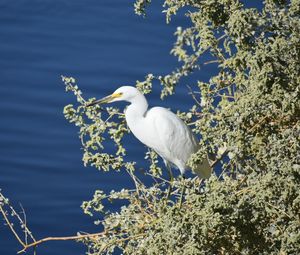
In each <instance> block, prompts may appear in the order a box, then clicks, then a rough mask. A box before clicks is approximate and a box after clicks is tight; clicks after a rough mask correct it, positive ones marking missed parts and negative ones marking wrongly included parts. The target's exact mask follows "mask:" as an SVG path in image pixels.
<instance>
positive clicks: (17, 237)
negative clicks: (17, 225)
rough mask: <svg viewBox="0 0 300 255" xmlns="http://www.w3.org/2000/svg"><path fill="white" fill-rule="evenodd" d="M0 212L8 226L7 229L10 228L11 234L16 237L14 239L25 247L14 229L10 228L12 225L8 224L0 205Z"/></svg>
mask: <svg viewBox="0 0 300 255" xmlns="http://www.w3.org/2000/svg"><path fill="white" fill-rule="evenodd" d="M0 211H1V213H2V215H3V217H4V219H5V221H6V223H7V225H8V227H9V228H10V230H11V232H12V233H13V234H14V236H15V237H16V239H17V240H18V242H19V243H20V244H21V245H22V246H23V247H25V246H26V244H25V243H24V242H23V241H22V240H21V238H20V237H19V235H18V234H17V232H16V231H15V229H14V227H13V226H12V224H11V223H10V221H9V219H8V218H7V216H6V213H5V211H4V210H3V207H2V206H1V205H0Z"/></svg>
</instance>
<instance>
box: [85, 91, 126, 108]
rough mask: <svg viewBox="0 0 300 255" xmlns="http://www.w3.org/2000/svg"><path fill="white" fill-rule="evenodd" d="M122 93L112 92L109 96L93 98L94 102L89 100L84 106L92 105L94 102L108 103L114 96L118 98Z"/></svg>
mask: <svg viewBox="0 0 300 255" xmlns="http://www.w3.org/2000/svg"><path fill="white" fill-rule="evenodd" d="M122 94H123V93H113V94H111V95H109V96H106V97H103V98H101V99H98V100H95V101H94V102H91V103H89V104H87V105H86V106H87V107H89V106H92V105H95V104H106V103H110V102H111V101H113V100H114V99H115V98H119V97H120V96H122Z"/></svg>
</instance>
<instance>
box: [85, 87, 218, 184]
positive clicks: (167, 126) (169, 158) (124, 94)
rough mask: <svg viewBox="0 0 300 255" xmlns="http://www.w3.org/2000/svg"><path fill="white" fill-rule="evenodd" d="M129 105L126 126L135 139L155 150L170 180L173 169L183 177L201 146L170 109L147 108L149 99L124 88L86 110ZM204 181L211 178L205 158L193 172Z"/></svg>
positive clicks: (208, 164) (210, 170) (136, 90)
mask: <svg viewBox="0 0 300 255" xmlns="http://www.w3.org/2000/svg"><path fill="white" fill-rule="evenodd" d="M117 101H126V102H128V103H130V104H129V105H128V106H127V108H126V109H125V119H126V123H127V125H128V127H129V129H130V130H131V132H132V133H133V135H134V136H135V137H136V138H137V139H138V140H139V141H140V142H142V143H143V144H144V145H146V146H147V147H149V148H151V149H153V150H154V151H155V152H156V153H157V154H158V155H159V156H160V157H161V158H162V159H163V161H164V163H165V165H166V167H167V169H168V171H169V174H170V179H173V175H172V171H171V167H176V168H177V169H179V171H180V173H181V175H182V176H184V174H185V172H186V170H187V169H190V167H189V166H188V160H189V158H190V157H191V155H192V154H193V153H195V152H197V151H198V149H199V143H198V141H197V139H196V137H195V136H194V134H193V133H192V131H191V129H190V128H189V127H188V126H187V125H186V124H185V122H184V121H183V120H182V119H180V118H179V117H178V116H177V115H176V114H175V113H173V112H172V111H170V110H169V109H167V108H164V107H160V106H156V107H152V108H150V109H149V108H148V102H147V99H146V97H145V96H144V95H143V94H142V93H141V92H140V91H139V90H138V89H137V88H136V87H133V86H122V87H120V88H118V89H117V90H116V91H115V92H113V93H112V94H111V95H109V96H106V97H104V98H102V99H99V100H95V101H93V102H91V103H89V104H87V106H92V105H96V104H105V103H112V102H117ZM191 170H192V171H193V172H194V173H195V174H197V175H198V177H199V178H201V179H207V178H209V177H210V176H211V173H212V168H211V166H210V163H209V159H208V158H207V157H206V158H203V159H202V160H201V162H200V163H199V164H197V165H196V166H195V167H193V169H191Z"/></svg>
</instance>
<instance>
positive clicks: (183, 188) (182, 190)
mask: <svg viewBox="0 0 300 255" xmlns="http://www.w3.org/2000/svg"><path fill="white" fill-rule="evenodd" d="M181 178H182V181H184V180H185V179H186V178H185V176H184V174H182V175H181ZM184 192H185V183H183V185H182V188H181V194H180V198H179V209H180V208H181V205H182V200H183V194H184Z"/></svg>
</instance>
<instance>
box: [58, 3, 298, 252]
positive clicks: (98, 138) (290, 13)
mask: <svg viewBox="0 0 300 255" xmlns="http://www.w3.org/2000/svg"><path fill="white" fill-rule="evenodd" d="M148 4H151V1H149V0H138V1H136V3H135V11H136V13H137V14H140V15H146V10H145V8H146V7H147V5H148ZM162 8H163V11H164V12H165V14H166V20H167V23H169V22H171V19H172V18H173V16H174V15H176V13H177V12H178V11H180V13H181V15H182V13H183V14H184V15H185V16H186V17H187V18H188V19H189V20H190V22H189V23H188V24H189V25H188V26H186V27H178V28H177V30H176V31H175V36H176V41H175V43H174V45H173V48H172V50H171V54H173V55H174V56H175V57H176V58H178V61H179V62H180V63H181V66H180V68H178V69H175V70H174V71H173V72H172V73H170V74H168V75H160V74H157V75H156V74H148V75H147V76H146V78H145V80H144V81H137V83H136V86H137V87H138V88H139V89H141V91H143V92H144V93H150V92H151V90H152V86H153V85H154V82H157V81H158V82H159V83H161V84H162V85H163V86H162V91H161V97H162V98H163V97H165V96H171V95H173V94H174V93H175V92H176V87H177V86H181V85H182V84H183V82H182V79H181V78H182V77H184V76H189V75H191V74H192V73H199V75H196V76H195V75H193V77H201V72H202V69H203V67H204V66H205V65H207V64H210V65H212V66H213V67H214V68H215V70H216V72H215V73H216V75H214V76H213V77H211V78H210V80H209V81H203V80H201V79H194V80H193V82H192V83H193V87H192V97H191V100H193V101H194V106H193V107H192V108H191V109H190V111H189V112H186V113H180V116H181V117H182V118H183V119H184V120H185V121H186V122H193V123H194V126H193V127H194V129H193V130H194V132H195V133H197V134H199V135H201V137H202V139H201V142H200V143H201V145H202V146H201V149H200V150H199V151H198V152H197V153H196V154H195V155H193V157H192V158H191V164H193V163H195V162H196V161H197V160H198V159H201V158H203V155H205V154H206V153H207V152H209V154H211V155H214V157H215V158H216V159H217V161H218V164H217V165H216V167H215V168H217V169H220V170H221V174H218V175H213V176H212V177H211V178H210V179H209V180H207V181H206V182H205V183H204V182H203V181H201V180H198V179H197V178H194V179H191V178H189V179H186V180H183V179H181V178H177V179H176V180H175V182H174V183H173V185H172V186H173V187H172V193H171V196H170V197H167V193H168V192H167V190H168V185H169V184H168V181H167V180H165V179H164V178H163V176H162V175H161V172H162V169H161V168H160V167H159V166H157V160H158V159H157V155H156V154H155V153H154V152H153V151H149V152H148V153H147V155H146V158H148V159H149V162H150V164H149V169H145V173H144V175H145V176H149V178H150V177H151V178H152V180H153V182H152V184H151V185H149V183H148V184H147V185H146V184H145V183H144V181H143V178H141V177H140V176H139V174H137V171H136V169H137V168H138V166H136V163H135V162H131V161H127V160H125V158H124V156H125V155H126V149H125V147H124V146H123V144H122V138H123V137H124V136H125V135H128V132H129V130H128V128H127V126H126V123H125V119H124V115H123V114H122V113H121V112H120V111H119V109H117V108H114V107H107V108H105V109H101V108H100V106H94V107H90V108H87V107H85V105H86V103H87V102H91V101H92V100H93V99H89V100H85V99H84V98H83V97H82V94H81V91H80V90H79V88H78V87H77V85H76V82H75V80H74V79H73V78H67V77H63V81H64V82H65V84H66V89H67V91H72V92H74V94H75V95H76V97H77V101H78V104H77V105H68V106H66V107H65V109H64V114H65V116H66V118H67V119H68V120H69V121H70V122H72V123H74V124H75V125H76V126H78V127H79V128H80V133H79V136H80V139H81V141H82V147H83V162H84V164H85V165H91V166H94V167H96V168H97V169H99V170H102V171H113V170H115V171H119V170H120V169H122V170H126V171H127V172H128V174H129V176H130V178H132V180H133V182H134V184H135V188H134V189H125V188H124V189H122V190H120V191H111V192H110V193H109V194H105V193H104V192H103V191H101V190H97V191H96V192H95V194H94V197H93V198H92V199H91V201H86V202H84V203H83V205H82V207H83V210H84V212H85V213H87V214H89V215H91V216H93V217H96V218H98V220H96V221H95V224H99V228H102V229H103V234H102V235H99V236H98V237H93V238H87V239H84V240H83V242H84V243H85V244H86V246H87V253H88V254H89V255H96V254H112V253H113V252H114V251H120V252H121V253H122V254H180V255H181V254H186V255H187V254H189V255H190V254H231V255H233V254H282V255H284V254H300V213H299V212H300V195H299V192H300V189H299V187H300V153H299V151H300V100H299V99H300V85H299V84H300V18H299V17H300V16H299V15H300V2H299V0H291V1H285V0H265V1H264V3H263V6H262V8H261V9H257V8H246V7H244V5H243V3H242V1H238V0H201V1H198V0H177V1H174V0H166V1H165V2H164V4H163V7H162ZM190 83H191V82H190ZM111 143H114V144H115V145H116V147H115V148H116V150H115V151H114V152H110V153H109V152H107V150H106V149H105V148H106V147H107V145H108V144H111ZM222 152H223V153H222ZM163 171H164V169H163ZM115 174H118V173H117V172H116V173H115ZM183 186H185V192H184V194H183V200H182V201H181V202H180V201H179V200H180V193H181V190H182V187H183ZM114 200H122V201H125V202H124V206H122V207H121V208H119V210H118V211H117V212H111V211H109V209H108V208H107V201H109V202H113V201H114Z"/></svg>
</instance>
